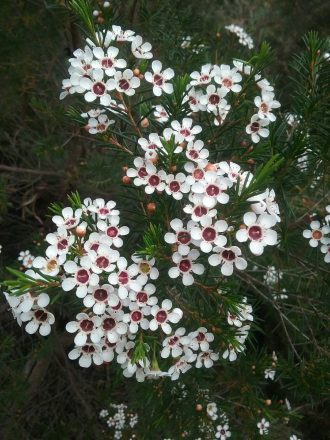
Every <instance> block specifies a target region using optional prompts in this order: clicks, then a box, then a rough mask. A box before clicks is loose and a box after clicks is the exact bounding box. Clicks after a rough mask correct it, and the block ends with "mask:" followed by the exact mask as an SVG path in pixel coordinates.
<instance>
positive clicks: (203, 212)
mask: <svg viewBox="0 0 330 440" xmlns="http://www.w3.org/2000/svg"><path fill="white" fill-rule="evenodd" d="M202 202H203V196H201V197H199V198H197V197H196V198H195V199H194V205H186V206H185V207H184V208H183V211H184V212H186V213H187V214H190V215H191V219H192V220H193V221H194V222H199V223H201V224H202V225H203V223H204V222H208V221H209V218H213V217H215V216H216V215H217V210H216V209H209V208H207V207H206V206H204V205H203V203H202Z"/></svg>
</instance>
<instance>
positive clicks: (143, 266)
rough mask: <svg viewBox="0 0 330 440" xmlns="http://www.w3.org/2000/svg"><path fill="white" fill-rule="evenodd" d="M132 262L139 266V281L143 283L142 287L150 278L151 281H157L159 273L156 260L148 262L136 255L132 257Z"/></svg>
mask: <svg viewBox="0 0 330 440" xmlns="http://www.w3.org/2000/svg"><path fill="white" fill-rule="evenodd" d="M132 260H133V261H134V263H135V264H137V265H138V273H139V275H138V277H137V281H138V282H139V283H141V285H143V286H144V285H145V284H146V283H147V281H148V278H150V279H151V280H156V279H157V278H158V277H159V271H158V269H157V268H156V267H154V265H155V262H156V260H155V258H150V259H149V260H146V259H144V258H142V257H138V256H135V255H132Z"/></svg>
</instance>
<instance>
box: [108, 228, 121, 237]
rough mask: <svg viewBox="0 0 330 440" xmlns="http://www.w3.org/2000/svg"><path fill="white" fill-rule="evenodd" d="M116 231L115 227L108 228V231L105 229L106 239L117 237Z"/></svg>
mask: <svg viewBox="0 0 330 440" xmlns="http://www.w3.org/2000/svg"><path fill="white" fill-rule="evenodd" d="M118 232H119V231H118V229H117V228H116V227H115V226H110V227H109V228H108V229H107V236H108V237H111V238H114V237H117V235H118Z"/></svg>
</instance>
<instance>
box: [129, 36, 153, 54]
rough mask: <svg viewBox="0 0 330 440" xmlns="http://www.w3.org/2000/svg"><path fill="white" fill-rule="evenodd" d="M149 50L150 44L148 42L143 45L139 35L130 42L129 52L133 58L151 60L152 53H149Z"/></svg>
mask: <svg viewBox="0 0 330 440" xmlns="http://www.w3.org/2000/svg"><path fill="white" fill-rule="evenodd" d="M151 49H152V46H151V44H150V43H148V42H145V43H143V40H142V37H140V35H137V36H136V37H135V38H134V40H133V41H132V45H131V50H132V54H133V55H134V56H135V58H138V59H144V60H148V59H150V58H152V53H151V52H150V51H151Z"/></svg>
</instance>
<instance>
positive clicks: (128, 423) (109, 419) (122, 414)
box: [99, 403, 138, 440]
mask: <svg viewBox="0 0 330 440" xmlns="http://www.w3.org/2000/svg"><path fill="white" fill-rule="evenodd" d="M109 409H110V411H111V415H110V413H109V411H108V410H107V409H102V410H101V411H100V414H99V417H100V419H102V420H104V421H105V422H106V424H107V426H108V428H109V429H111V430H113V438H114V439H115V440H120V439H122V438H126V437H124V434H129V433H130V431H132V430H133V428H134V427H135V426H136V425H137V423H138V415H137V414H136V413H133V412H130V411H129V410H128V407H127V405H125V404H124V403H121V404H119V405H118V404H115V403H111V404H110V405H109ZM131 438H134V435H133V437H131Z"/></svg>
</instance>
